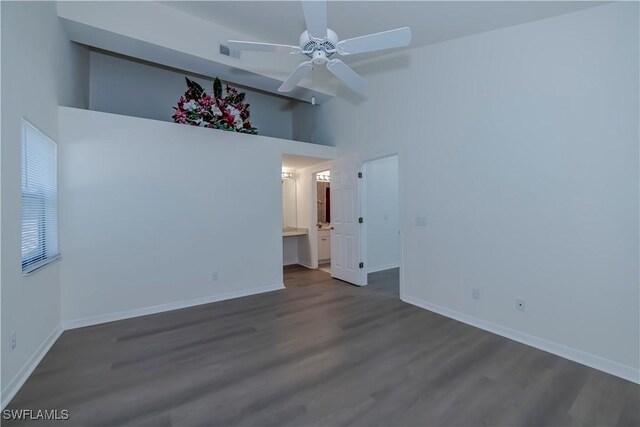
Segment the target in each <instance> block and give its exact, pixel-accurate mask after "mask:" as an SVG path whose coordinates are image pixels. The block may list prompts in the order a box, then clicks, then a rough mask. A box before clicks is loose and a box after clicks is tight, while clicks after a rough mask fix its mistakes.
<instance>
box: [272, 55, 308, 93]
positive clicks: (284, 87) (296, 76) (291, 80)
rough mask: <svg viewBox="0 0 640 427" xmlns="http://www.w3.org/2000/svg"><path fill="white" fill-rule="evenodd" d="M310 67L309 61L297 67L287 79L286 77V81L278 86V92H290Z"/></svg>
mask: <svg viewBox="0 0 640 427" xmlns="http://www.w3.org/2000/svg"><path fill="white" fill-rule="evenodd" d="M312 67H313V65H312V63H311V61H306V62H303V63H302V64H300V65H298V66H297V67H296V69H295V70H293V72H292V73H291V74H289V77H287V79H286V80H285V81H284V82H283V83H282V84H281V85H280V87H279V88H278V92H291V91H292V90H293V88H294V87H296V86H297V84H298V83H300V80H302V78H303V77H304V76H305V75H306V74H307V73H308V72H309V70H311V68H312Z"/></svg>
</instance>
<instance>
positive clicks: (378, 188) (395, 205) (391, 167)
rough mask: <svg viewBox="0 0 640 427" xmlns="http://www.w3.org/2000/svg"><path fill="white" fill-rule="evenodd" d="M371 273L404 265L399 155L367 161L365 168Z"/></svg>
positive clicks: (366, 226)
mask: <svg viewBox="0 0 640 427" xmlns="http://www.w3.org/2000/svg"><path fill="white" fill-rule="evenodd" d="M364 181H365V186H364V187H365V198H364V200H365V206H364V215H363V216H364V224H365V228H366V245H367V248H366V249H367V255H366V268H367V272H369V273H372V272H374V271H380V270H387V269H389V268H394V267H399V266H400V209H399V208H400V200H399V187H398V156H389V157H384V158H382V159H376V160H372V161H370V162H367V163H366V164H365V167H364Z"/></svg>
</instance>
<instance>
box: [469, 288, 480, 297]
mask: <svg viewBox="0 0 640 427" xmlns="http://www.w3.org/2000/svg"><path fill="white" fill-rule="evenodd" d="M471 296H472V297H473V299H480V289H478V288H473V289H472V290H471Z"/></svg>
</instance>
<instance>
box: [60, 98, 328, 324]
mask: <svg viewBox="0 0 640 427" xmlns="http://www.w3.org/2000/svg"><path fill="white" fill-rule="evenodd" d="M285 152H286V153H289V154H297V155H308V156H315V157H325V158H326V157H333V156H334V153H335V149H334V148H333V147H323V146H318V145H314V144H304V143H299V142H293V141H285V140H279V139H274V138H268V137H263V136H253V135H242V134H237V133H233V132H224V131H218V130H213V129H205V128H198V127H194V126H188V125H179V124H174V123H168V122H161V121H155V120H147V119H139V118H133V117H125V116H118V115H113V114H107V113H99V112H94V111H85V110H76V109H69V108H61V110H60V148H59V156H60V168H61V171H60V183H59V185H60V218H61V223H60V232H61V233H60V234H61V236H62V238H61V248H62V252H63V256H64V259H63V262H62V263H61V266H60V268H61V270H60V276H61V282H62V318H63V320H64V321H67V322H68V323H67V324H68V325H72V326H77V325H82V324H90V323H96V322H101V321H105V320H109V319H112V318H117V317H126V316H130V315H135V314H140V313H141V312H151V311H157V310H161V309H167V308H171V307H175V306H182V305H189V304H193V303H195V302H205V301H212V300H216V299H221V298H226V297H229V296H234V295H241V294H246V293H254V292H259V291H263V290H268V289H275V288H278V287H281V286H282V258H281V257H282V232H281V216H282V204H281V197H282V194H281V161H282V154H283V153H285ZM214 272H217V273H218V279H217V280H215V281H214V280H212V273H214Z"/></svg>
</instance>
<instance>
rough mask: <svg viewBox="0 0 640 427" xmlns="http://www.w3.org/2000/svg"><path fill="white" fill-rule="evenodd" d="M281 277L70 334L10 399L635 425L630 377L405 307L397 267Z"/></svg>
mask: <svg viewBox="0 0 640 427" xmlns="http://www.w3.org/2000/svg"><path fill="white" fill-rule="evenodd" d="M285 282H286V287H287V288H286V289H285V290H283V291H277V292H271V293H267V294H262V295H256V296H251V297H246V298H240V299H235V300H231V301H225V302H219V303H214V304H207V305H202V306H198V307H194V308H188V309H184V310H176V311H172V312H167V313H162V314H157V315H153V316H146V317H139V318H136V319H130V320H124V321H119V322H113V323H108V324H104V325H99V326H93V327H88V328H83V329H76V330H72V331H67V332H65V333H64V334H63V335H62V336H61V338H60V339H59V340H58V342H57V343H56V344H55V345H54V346H53V348H52V349H51V351H50V352H49V353H48V354H47V355H46V357H45V358H44V360H43V361H42V363H40V365H39V366H38V368H37V369H36V371H35V372H34V374H33V375H32V376H31V377H30V378H29V380H28V381H27V383H26V384H25V385H24V387H23V388H22V389H21V390H20V392H19V393H18V394H17V395H16V397H15V398H14V399H13V401H12V402H11V403H10V405H9V409H25V408H28V409H68V410H69V411H70V416H71V418H70V420H69V421H67V422H65V423H61V424H64V425H91V426H119V425H136V426H138V425H140V426H165V425H166V426H169V425H179V426H284V425H289V426H312V425H313V426H334V425H336V426H337V425H357V426H366V425H379V426H425V425H433V426H476V425H503V426H519V425H522V426H545V425H546V426H564V425H578V426H606V425H620V426H638V425H640V409H639V404H640V389H639V386H638V385H636V384H633V383H631V382H628V381H624V380H621V379H619V378H616V377H613V376H610V375H607V374H604V373H602V372H599V371H596V370H593V369H590V368H587V367H584V366H582V365H579V364H576V363H573V362H570V361H568V360H565V359H562V358H560V357H556V356H553V355H551V354H548V353H545V352H543V351H539V350H536V349H533V348H531V347H527V346H525V345H522V344H519V343H516V342H514V341H510V340H508V339H505V338H502V337H499V336H497V335H493V334H491V333H488V332H485V331H482V330H480V329H476V328H473V327H471V326H468V325H465V324H463V323H459V322H456V321H454V320H450V319H448V318H445V317H443V316H440V315H437V314H434V313H431V312H429V311H426V310H423V309H420V308H417V307H414V306H411V305H409V304H405V303H403V302H401V301H400V300H399V299H398V297H397V295H398V272H397V270H391V271H386V272H381V273H376V274H374V275H372V276H371V277H370V282H371V285H370V286H369V287H365V288H357V287H354V286H350V285H348V284H345V283H343V282H340V281H336V280H332V279H331V278H330V276H329V275H328V274H327V273H324V272H322V271H317V270H316V271H312V270H306V269H304V268H302V267H294V268H288V269H287V270H286V272H285ZM3 424H4V425H13V424H17V423H13V422H7V421H5V422H4V423H3ZM35 424H36V425H43V424H42V423H35Z"/></svg>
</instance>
